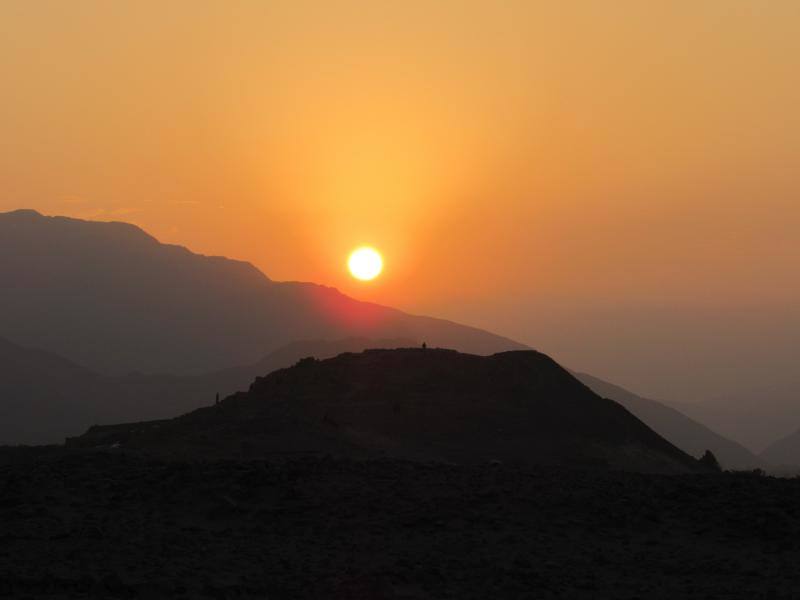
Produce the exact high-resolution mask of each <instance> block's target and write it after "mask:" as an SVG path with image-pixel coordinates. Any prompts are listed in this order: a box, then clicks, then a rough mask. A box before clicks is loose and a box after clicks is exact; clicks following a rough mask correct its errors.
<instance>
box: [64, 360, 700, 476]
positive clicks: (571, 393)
mask: <svg viewBox="0 0 800 600" xmlns="http://www.w3.org/2000/svg"><path fill="white" fill-rule="evenodd" d="M70 443H71V444H73V445H83V446H92V445H109V444H120V445H121V446H124V447H129V448H139V449H142V450H149V451H153V452H157V453H161V454H176V455H197V456H209V457H225V456H236V457H242V456H250V457H254V458H255V457H271V456H279V455H286V454H296V453H322V454H327V453H329V454H334V455H345V456H355V457H378V456H391V457H400V458H408V459H414V460H439V461H452V462H457V463H480V462H491V461H495V460H496V461H503V462H521V463H537V464H553V465H563V466H575V467H600V468H620V469H630V470H640V471H662V472H685V471H693V470H703V467H702V466H701V465H700V464H699V463H698V461H696V460H695V459H694V458H692V457H690V456H689V455H687V454H685V453H684V452H682V451H681V450H679V449H677V448H676V447H675V446H673V445H672V444H670V443H669V442H667V441H666V440H664V439H663V438H661V437H660V436H659V435H657V434H656V433H654V432H653V431H652V430H651V429H650V428H648V427H647V426H646V425H645V424H644V423H642V422H641V421H639V420H638V419H637V418H636V417H634V416H633V415H631V414H630V413H629V412H628V411H627V410H625V409H624V408H623V407H622V406H620V405H619V404H617V403H615V402H613V401H611V400H607V399H604V398H601V397H600V396H598V395H596V394H595V393H594V392H592V391H591V390H590V389H589V388H587V387H586V386H585V385H583V384H582V383H580V382H579V381H578V380H577V379H575V378H574V377H573V376H572V375H571V374H570V373H569V372H568V371H566V370H565V369H563V368H562V367H561V366H559V365H558V364H557V363H556V362H555V361H553V360H552V359H551V358H549V357H547V356H545V355H544V354H540V353H538V352H534V351H514V352H503V353H499V354H494V355H491V356H477V355H471V354H462V353H459V352H456V351H453V350H439V349H421V348H408V349H396V350H366V351H364V352H362V353H358V354H355V353H345V354H340V355H339V356H337V357H335V358H331V359H328V360H322V361H320V360H316V359H314V358H306V359H303V360H301V361H299V362H298V363H297V364H296V365H294V366H293V367H290V368H288V369H281V370H278V371H275V372H273V373H270V374H269V375H267V376H266V377H261V378H258V379H256V381H255V382H254V383H253V384H252V385H251V386H250V389H249V391H247V392H240V393H237V394H234V395H232V396H229V397H228V398H226V399H225V400H224V401H222V402H221V403H220V404H219V405H218V406H211V407H208V408H202V409H199V410H196V411H194V412H192V413H189V414H186V415H184V416H182V417H178V418H176V419H172V420H169V421H160V422H154V423H139V424H135V425H120V426H110V427H98V428H93V429H90V430H89V432H87V434H85V435H84V436H82V437H80V438H76V439H74V440H71V442H70Z"/></svg>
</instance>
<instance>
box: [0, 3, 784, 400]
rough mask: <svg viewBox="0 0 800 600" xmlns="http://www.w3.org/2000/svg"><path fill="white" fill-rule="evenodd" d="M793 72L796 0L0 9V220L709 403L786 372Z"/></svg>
mask: <svg viewBox="0 0 800 600" xmlns="http://www.w3.org/2000/svg"><path fill="white" fill-rule="evenodd" d="M798 73H800V3H798V2H796V1H794V0H771V1H769V2H758V1H755V0H753V1H749V2H746V1H740V0H700V1H698V2H676V1H668V2H666V1H665V2H661V1H651V2H646V3H645V2H634V1H625V0H622V1H619V2H607V1H590V0H587V1H584V2H547V3H544V2H542V3H537V2H531V1H523V0H520V1H511V0H509V1H507V2H502V3H498V2H488V1H487V2H471V1H464V0H460V1H446V0H442V1H439V2H418V1H408V2H402V3H400V2H351V1H344V0H342V1H326V2H309V1H304V0H292V1H287V2H261V1H252V2H247V1H232V2H203V1H191V2H188V1H185V2H184V1H178V0H175V1H171V2H166V3H164V2H155V1H151V0H142V1H139V2H127V3H122V2H113V3H111V2H104V1H99V0H98V1H89V0H76V1H73V2H67V1H54V0H51V1H47V0H40V1H36V2H30V1H28V0H19V1H18V0H6V1H4V2H3V3H2V5H0V77H2V81H3V93H2V95H1V96H0V131H2V135H0V181H1V182H2V185H3V189H2V194H0V210H11V209H14V208H23V207H25V208H35V209H38V210H40V211H42V212H44V213H46V214H61V215H68V216H76V217H83V218H90V219H98V220H124V221H128V222H132V223H135V224H137V225H140V226H141V227H143V228H145V229H146V230H147V231H149V232H150V233H152V234H153V235H155V236H156V237H158V238H159V239H160V240H161V241H164V242H170V243H178V244H182V245H186V246H188V247H189V248H191V249H192V250H194V251H197V252H201V253H205V254H222V255H226V256H230V257H232V258H238V259H244V260H249V261H251V262H253V263H254V264H255V265H256V266H258V267H259V268H261V269H262V270H263V271H264V272H265V273H266V274H267V275H268V276H269V277H270V278H273V279H277V280H303V281H314V282H317V283H322V284H326V285H331V286H335V287H338V288H340V289H341V290H342V291H344V292H346V293H348V294H350V295H353V296H355V297H357V298H361V299H366V300H372V301H376V302H380V303H382V304H387V305H391V306H395V307H398V308H401V309H404V310H407V311H410V312H415V313H421V314H430V315H434V316H441V317H446V318H451V319H454V320H458V321H462V322H465V323H468V324H472V325H476V326H480V327H483V328H486V329H490V330H492V331H495V332H497V333H501V334H504V335H507V336H510V337H512V338H515V339H517V340H519V341H521V342H524V343H527V344H530V345H531V346H534V347H536V348H537V349H540V350H542V351H544V352H547V353H550V354H552V355H553V356H554V357H555V358H556V359H558V360H560V361H561V362H562V363H564V364H565V365H566V366H569V367H573V368H576V369H580V370H585V371H589V372H591V373H592V374H594V375H596V376H600V377H605V378H608V379H611V380H612V381H614V382H616V383H619V384H621V385H627V386H630V387H631V388H632V389H634V391H637V392H641V393H646V394H650V395H653V396H657V397H662V398H666V399H674V400H693V399H702V398H705V397H709V396H714V395H721V394H725V393H728V392H729V391H730V390H731V389H735V388H741V387H742V386H745V387H746V386H752V387H753V388H754V389H758V388H761V387H763V386H764V385H767V384H769V382H770V381H773V380H775V379H780V378H787V377H791V376H792V375H791V370H792V369H793V368H796V367H795V364H796V349H797V344H798V342H799V341H800V309H798V306H800V278H799V277H798V273H800V236H798V233H797V232H798V231H800V178H799V177H798V173H797V170H798V165H799V164H800V111H798V107H800V77H798V76H797V74H798ZM362 244H369V245H372V246H374V247H376V248H378V249H380V250H381V251H382V253H383V256H384V259H385V269H384V273H383V274H382V275H381V277H379V278H378V279H376V280H375V281H374V282H370V283H363V282H358V281H356V280H354V279H353V278H352V277H350V276H349V274H348V272H347V267H346V261H347V256H348V254H349V252H350V251H351V250H352V249H353V248H355V247H356V246H359V245H362ZM0 333H1V332H0Z"/></svg>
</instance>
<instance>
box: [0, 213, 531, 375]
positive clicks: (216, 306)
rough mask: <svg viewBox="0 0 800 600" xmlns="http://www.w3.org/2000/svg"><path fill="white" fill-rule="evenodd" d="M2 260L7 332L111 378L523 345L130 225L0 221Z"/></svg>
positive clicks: (26, 218)
mask: <svg viewBox="0 0 800 600" xmlns="http://www.w3.org/2000/svg"><path fill="white" fill-rule="evenodd" d="M0 256H2V260H0V282H1V283H2V294H0V336H2V337H5V338H7V339H9V340H11V341H13V342H14V343H17V344H20V345H22V346H30V347H35V348H42V349H44V350H48V351H51V352H55V353H56V354H59V355H61V356H64V357H66V358H68V359H70V360H72V361H74V362H76V363H78V364H80V365H83V366H85V367H87V368H89V369H91V370H93V371H97V372H101V373H106V374H124V373H128V372H130V371H143V372H169V373H175V374H190V373H201V372H207V371H210V370H215V369H221V368H226V367H229V366H234V365H244V364H250V363H252V362H254V361H256V360H258V359H259V358H261V357H262V356H264V354H265V353H267V352H270V351H272V350H274V349H277V348H279V347H280V346H283V345H284V344H287V343H289V342H292V341H294V340H299V339H312V338H313V339H337V338H342V337H349V336H366V337H373V338H377V337H382V338H389V337H405V338H411V339H415V340H426V341H427V342H428V343H429V344H437V345H442V346H448V347H451V348H458V349H460V350H463V351H467V352H475V353H477V354H491V353H492V352H498V351H501V350H514V349H520V348H522V347H523V346H522V345H520V344H517V343H515V342H513V341H511V340H509V339H506V338H502V337H500V336H496V335H493V334H491V333H488V332H486V331H481V330H479V329H475V328H472V327H466V326H463V325H458V324H456V323H451V322H449V321H444V320H441V319H432V318H428V317H419V316H412V315H408V314H405V313H403V312H400V311H398V310H394V309H392V308H388V307H385V306H379V305H376V304H370V303H366V302H358V301H356V300H354V299H352V298H349V297H347V296H345V295H344V294H342V293H340V292H339V291H337V290H335V289H333V288H328V287H324V286H320V285H314V284H311V283H297V282H276V281H272V280H270V279H268V278H267V277H266V276H265V275H264V274H263V273H261V272H260V271H259V270H258V269H256V268H255V267H254V266H253V265H251V264H249V263H245V262H240V261H235V260H229V259H227V258H223V257H219V256H216V257H213V256H201V255H198V254H194V253H192V252H190V251H189V250H187V249H186V248H183V247H180V246H172V245H168V244H161V243H159V242H158V241H157V240H156V239H155V238H153V237H151V236H150V235H148V234H147V233H145V232H144V231H142V230H141V229H139V228H138V227H135V226H133V225H129V224H126V223H98V222H90V221H81V220H78V219H68V218H64V217H45V216H42V215H40V214H39V213H37V212H35V211H30V210H23V211H14V212H9V213H0Z"/></svg>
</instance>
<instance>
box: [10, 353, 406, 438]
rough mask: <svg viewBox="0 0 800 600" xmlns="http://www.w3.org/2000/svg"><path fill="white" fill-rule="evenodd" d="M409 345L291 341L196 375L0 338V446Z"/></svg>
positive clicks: (164, 409) (189, 404) (161, 411)
mask: <svg viewBox="0 0 800 600" xmlns="http://www.w3.org/2000/svg"><path fill="white" fill-rule="evenodd" d="M408 345H409V340H405V339H397V340H368V339H366V338H347V339H344V340H336V341H315V342H310V341H308V342H294V343H292V344H288V345H287V346H285V347H283V348H280V349H278V350H276V351H275V352H272V353H270V354H268V355H267V356H265V357H264V358H262V359H261V360H259V361H258V362H257V363H254V364H252V365H247V366H242V367H236V368H231V369H225V370H222V371H217V372H213V373H206V374H202V375H197V376H176V375H165V374H156V375H143V374H135V373H132V374H128V375H123V376H116V377H115V376H106V375H99V374H97V373H94V372H92V371H90V370H88V369H85V368H83V367H80V366H77V365H75V364H73V363H72V362H70V361H68V360H66V359H64V358H61V357H60V356H57V355H55V354H52V353H49V352H45V351H42V350H36V349H31V348H24V347H21V346H18V345H16V344H13V343H11V342H8V341H7V340H3V339H2V338H0V445H2V444H59V443H62V442H63V441H64V438H65V437H67V436H75V435H78V434H80V433H81V432H83V431H85V430H86V429H87V428H88V427H89V426H91V425H97V424H109V423H120V422H125V421H146V420H151V419H166V418H171V417H175V416H178V415H180V414H182V413H185V412H188V411H190V410H194V409H196V408H199V407H201V406H207V405H209V404H212V403H213V402H214V396H215V394H216V393H219V394H220V395H221V396H222V397H224V396H227V395H229V394H232V393H233V392H235V391H237V390H243V389H247V387H248V385H249V384H250V383H251V382H252V381H253V380H254V379H255V378H256V377H257V376H259V375H264V374H265V373H269V372H271V371H274V370H275V369H279V368H283V367H287V366H290V365H292V364H293V363H295V362H297V361H298V360H299V359H300V358H302V357H304V356H309V355H314V356H317V357H318V358H329V357H331V356H335V355H337V354H340V353H342V352H359V351H361V350H364V349H365V348H370V347H372V348H397V347H402V346H408Z"/></svg>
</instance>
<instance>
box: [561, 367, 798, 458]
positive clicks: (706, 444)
mask: <svg viewBox="0 0 800 600" xmlns="http://www.w3.org/2000/svg"><path fill="white" fill-rule="evenodd" d="M575 376H576V377H577V378H578V379H579V380H580V381H582V382H583V383H584V384H586V385H587V386H589V387H590V388H591V389H592V390H594V391H595V392H596V393H597V394H599V395H600V396H603V397H604V398H610V399H611V400H614V401H616V402H619V403H620V404H622V406H624V407H625V408H627V409H628V410H629V411H631V412H632V413H633V414H634V415H635V416H636V417H638V418H639V419H641V420H642V421H644V422H645V423H647V424H648V425H649V426H650V427H652V428H653V430H654V431H655V432H656V433H658V434H659V435H662V436H664V437H665V438H666V439H668V440H669V441H670V442H672V443H673V444H675V445H676V446H677V447H678V448H680V449H681V450H683V451H684V452H688V453H689V454H691V455H693V456H700V455H702V453H703V452H704V451H705V450H711V451H712V452H713V453H714V455H715V456H716V457H717V460H718V461H719V463H720V465H722V467H723V468H725V469H763V468H767V467H768V466H769V464H768V461H767V460H764V458H762V457H759V456H757V455H755V454H753V453H752V452H750V451H749V450H748V449H747V448H745V447H744V446H742V445H741V444H738V443H737V442H734V441H732V440H729V439H727V438H725V437H723V436H721V435H719V434H718V433H716V432H714V431H712V430H711V429H709V428H708V427H706V426H705V425H702V424H701V423H698V422H697V421H693V420H692V419H690V418H689V417H687V416H686V415H684V414H683V413H681V412H679V411H678V410H676V409H674V408H671V407H670V406H667V405H665V404H662V403H660V402H656V401H655V400H649V399H647V398H642V397H641V396H637V395H636V394H634V393H632V392H629V391H628V390H626V389H623V388H621V387H619V386H616V385H614V384H612V383H608V382H607V381H603V380H602V379H598V378H597V377H592V376H591V375H587V374H586V373H576V374H575ZM797 456H798V458H800V453H798V455H797ZM765 458H766V457H765Z"/></svg>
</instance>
